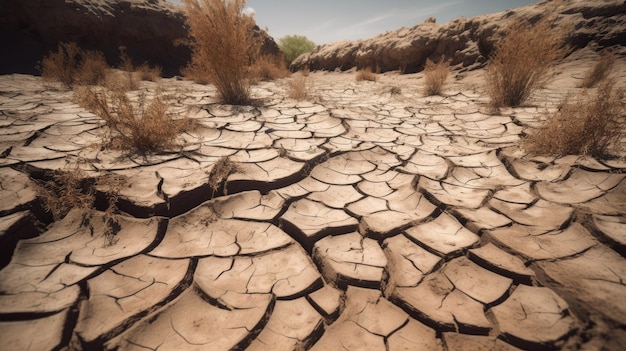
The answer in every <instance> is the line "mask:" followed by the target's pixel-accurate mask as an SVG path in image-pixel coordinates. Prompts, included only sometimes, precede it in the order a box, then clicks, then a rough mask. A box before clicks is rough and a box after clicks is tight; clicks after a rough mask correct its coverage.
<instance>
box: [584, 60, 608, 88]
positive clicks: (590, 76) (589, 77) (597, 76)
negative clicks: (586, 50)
mask: <svg viewBox="0 0 626 351" xmlns="http://www.w3.org/2000/svg"><path fill="white" fill-rule="evenodd" d="M616 60H617V57H615V55H614V54H612V53H609V52H603V53H602V54H601V55H600V60H599V61H598V62H596V64H595V65H594V66H593V68H591V69H590V70H589V71H588V72H587V74H585V77H584V78H583V82H582V84H581V86H582V87H583V88H592V87H594V86H595V85H596V84H598V83H599V82H601V81H603V80H605V79H606V78H607V77H608V76H609V73H611V70H612V69H613V66H615V61H616Z"/></svg>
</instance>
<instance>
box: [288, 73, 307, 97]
mask: <svg viewBox="0 0 626 351" xmlns="http://www.w3.org/2000/svg"><path fill="white" fill-rule="evenodd" d="M287 84H288V86H289V92H288V94H289V97H290V98H292V99H294V100H304V99H306V98H307V97H309V91H310V89H311V86H312V82H311V80H310V78H308V77H306V76H304V75H303V74H297V75H295V76H294V77H293V78H292V79H291V80H290V81H289V82H288V83H287Z"/></svg>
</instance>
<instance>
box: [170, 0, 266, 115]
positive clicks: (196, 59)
mask: <svg viewBox="0 0 626 351" xmlns="http://www.w3.org/2000/svg"><path fill="white" fill-rule="evenodd" d="M182 2H183V4H184V5H185V15H186V16H187V24H188V25H189V29H190V34H191V36H192V37H193V41H192V49H193V54H192V60H191V63H190V64H189V68H188V69H187V72H186V73H187V74H197V73H202V74H203V75H204V76H203V77H200V78H201V79H202V80H206V81H209V82H211V83H213V84H215V87H216V88H217V91H218V93H219V97H220V100H221V101H222V102H223V103H226V104H232V105H247V104H250V103H251V102H252V99H251V97H250V84H251V82H250V79H249V78H250V76H249V74H250V73H249V66H250V64H251V63H252V62H254V61H255V60H256V58H257V57H258V55H259V48H260V45H259V44H260V43H259V42H258V41H257V40H256V39H255V38H254V30H253V29H254V25H255V23H254V19H253V18H252V17H250V16H247V15H245V14H244V13H243V9H244V6H245V4H246V1H245V0H230V1H226V0H201V1H200V0H182ZM204 72H206V73H204ZM194 78H195V77H194ZM195 79H197V78H195Z"/></svg>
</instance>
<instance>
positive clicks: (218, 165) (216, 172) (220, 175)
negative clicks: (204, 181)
mask: <svg viewBox="0 0 626 351" xmlns="http://www.w3.org/2000/svg"><path fill="white" fill-rule="evenodd" d="M237 171H239V168H238V167H237V165H236V164H235V163H234V162H233V161H231V160H230V159H229V158H228V157H220V158H219V159H218V160H217V162H215V164H214V165H213V168H212V169H211V172H210V173H209V185H210V186H211V189H212V190H213V192H214V193H215V192H216V191H218V190H219V189H220V187H222V186H224V187H225V186H226V180H227V179H228V176H229V175H231V174H233V173H236V172H237ZM224 190H226V189H224Z"/></svg>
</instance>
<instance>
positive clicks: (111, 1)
mask: <svg viewBox="0 0 626 351" xmlns="http://www.w3.org/2000/svg"><path fill="white" fill-rule="evenodd" d="M0 8H1V9H2V10H1V11H0V47H1V48H2V52H3V54H2V55H1V56H0V74H6V73H30V74H36V73H38V72H37V70H36V69H35V66H36V65H37V61H39V60H41V58H42V57H43V55H44V54H46V53H47V52H49V51H50V50H53V49H56V47H57V43H58V42H76V43H78V44H79V45H80V46H81V47H83V48H86V49H90V50H100V51H102V52H104V54H105V56H106V58H107V61H109V63H111V64H116V63H117V61H118V59H119V53H120V52H119V47H120V46H124V47H126V48H127V53H128V55H129V56H130V57H131V58H132V59H133V61H135V63H137V64H141V63H143V62H144V61H147V62H148V63H150V64H158V65H160V66H162V67H163V72H164V74H165V75H172V74H177V73H178V69H179V68H180V67H181V66H184V65H186V64H187V62H188V61H189V58H190V50H189V48H188V47H185V46H177V45H175V44H174V43H175V42H176V41H177V40H178V39H181V38H185V37H187V28H186V26H185V17H184V15H183V13H182V11H181V10H180V9H179V8H178V7H176V6H175V5H173V4H171V3H168V2H167V1H165V0H0ZM262 33H264V32H262ZM264 35H265V34H264ZM264 50H265V51H266V52H268V51H269V52H278V47H277V45H276V43H274V41H273V40H272V39H271V38H270V37H267V35H265V45H264Z"/></svg>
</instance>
